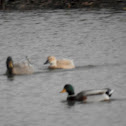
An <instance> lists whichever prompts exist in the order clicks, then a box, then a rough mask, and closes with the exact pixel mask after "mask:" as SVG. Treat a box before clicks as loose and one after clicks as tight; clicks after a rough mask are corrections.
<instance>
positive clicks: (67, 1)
mask: <svg viewBox="0 0 126 126" xmlns="http://www.w3.org/2000/svg"><path fill="white" fill-rule="evenodd" d="M85 7H90V8H95V7H98V8H104V7H113V8H118V9H123V10H126V0H0V9H1V10H3V9H4V10H8V9H15V10H30V9H67V8H85Z"/></svg>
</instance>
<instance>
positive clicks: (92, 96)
mask: <svg viewBox="0 0 126 126" xmlns="http://www.w3.org/2000/svg"><path fill="white" fill-rule="evenodd" d="M113 91H114V90H112V89H110V88H104V89H99V90H85V91H81V92H80V93H78V94H76V95H75V92H74V88H73V86H72V85H71V84H66V85H65V86H64V88H63V90H62V91H61V92H60V93H64V92H67V93H68V96H67V100H68V101H83V102H95V101H109V100H110V97H111V95H112V93H113Z"/></svg>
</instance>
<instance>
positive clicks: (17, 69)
mask: <svg viewBox="0 0 126 126" xmlns="http://www.w3.org/2000/svg"><path fill="white" fill-rule="evenodd" d="M6 67H7V71H6V74H7V75H23V74H32V73H33V71H34V70H33V66H32V65H31V64H30V63H29V62H21V63H16V64H14V63H13V59H12V57H11V56H8V57H7V60H6Z"/></svg>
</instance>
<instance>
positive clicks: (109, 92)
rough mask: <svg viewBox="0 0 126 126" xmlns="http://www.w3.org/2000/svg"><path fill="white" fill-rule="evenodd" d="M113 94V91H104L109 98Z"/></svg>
mask: <svg viewBox="0 0 126 126" xmlns="http://www.w3.org/2000/svg"><path fill="white" fill-rule="evenodd" d="M113 92H114V90H112V89H109V88H108V89H107V91H106V94H107V95H108V96H109V97H111V96H112V93H113Z"/></svg>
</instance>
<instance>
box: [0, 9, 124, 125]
mask: <svg viewBox="0 0 126 126" xmlns="http://www.w3.org/2000/svg"><path fill="white" fill-rule="evenodd" d="M9 55H10V56H12V57H13V60H14V62H19V61H22V60H24V59H25V56H28V57H29V58H30V60H31V62H32V63H33V64H34V66H35V74H33V75H27V76H15V77H14V78H8V77H7V76H5V75H3V74H4V73H5V71H6V66H5V61H6V58H7V56H9ZM49 55H54V56H56V57H57V58H59V59H61V58H69V59H73V60H74V63H75V65H76V66H77V67H76V68H75V69H73V70H54V71H49V70H48V69H47V66H46V65H43V63H44V62H45V61H46V58H47V56H49ZM125 56H126V11H115V10H107V9H102V10H86V9H83V10H74V9H73V10H56V11H55V10H38V11H27V12H0V74H1V75H0V81H1V83H0V125H1V126H42V125H44V126H81V125H85V126H94V125H95V126H96V125H97V126H106V125H109V126H119V125H120V126H124V125H125V124H126V120H125V116H126V109H125V106H126V93H125V92H126V58H125ZM66 83H70V84H72V85H73V86H74V88H75V92H77V93H78V92H79V91H81V90H84V89H85V90H86V89H100V88H105V87H109V88H112V89H114V90H115V92H114V93H113V96H112V100H111V101H110V102H98V103H87V104H82V103H76V104H74V105H69V104H67V102H66V101H65V99H66V97H67V94H60V93H59V92H60V91H61V90H62V88H63V86H64V85H65V84H66Z"/></svg>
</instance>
